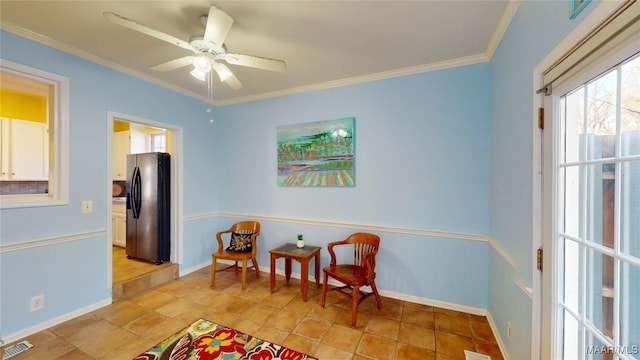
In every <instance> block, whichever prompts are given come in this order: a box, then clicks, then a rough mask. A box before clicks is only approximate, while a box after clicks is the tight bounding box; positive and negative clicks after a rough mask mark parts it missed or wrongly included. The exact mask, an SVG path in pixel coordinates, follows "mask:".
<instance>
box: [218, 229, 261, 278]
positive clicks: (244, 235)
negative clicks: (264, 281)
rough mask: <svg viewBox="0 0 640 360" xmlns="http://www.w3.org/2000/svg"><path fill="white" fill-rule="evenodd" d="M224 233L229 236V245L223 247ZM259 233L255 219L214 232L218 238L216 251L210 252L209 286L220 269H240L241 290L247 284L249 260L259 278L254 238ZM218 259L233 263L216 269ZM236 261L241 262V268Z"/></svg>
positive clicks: (236, 270) (235, 270)
mask: <svg viewBox="0 0 640 360" xmlns="http://www.w3.org/2000/svg"><path fill="white" fill-rule="evenodd" d="M224 234H231V235H229V236H225V238H226V237H228V238H229V246H227V247H225V245H224V241H223V235H224ZM258 235H260V223H259V222H257V221H241V222H238V223H235V224H233V225H232V226H231V227H230V228H229V229H227V230H224V231H219V232H218V233H217V234H216V240H218V251H217V252H214V253H213V254H211V260H212V262H211V287H212V288H213V287H214V286H215V283H216V273H217V272H220V271H234V272H238V271H239V270H240V269H242V290H244V289H245V288H246V285H247V263H248V262H249V260H251V266H249V268H254V269H255V270H256V275H257V277H258V278H260V268H259V267H258V262H257V261H256V251H257V246H256V239H257V237H258ZM218 260H229V261H233V262H234V264H232V265H229V266H226V267H224V268H222V269H217V268H216V265H217V262H218ZM238 262H242V268H240V267H239V266H238Z"/></svg>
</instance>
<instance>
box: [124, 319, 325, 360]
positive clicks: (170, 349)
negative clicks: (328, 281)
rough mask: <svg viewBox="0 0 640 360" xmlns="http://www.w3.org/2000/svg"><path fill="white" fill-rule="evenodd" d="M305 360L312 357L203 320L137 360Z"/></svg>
mask: <svg viewBox="0 0 640 360" xmlns="http://www.w3.org/2000/svg"><path fill="white" fill-rule="evenodd" d="M165 359H166V360H187V359H194V360H195V359H202V360H205V359H206V360H209V359H223V360H227V359H249V360H269V359H282V360H287V359H291V360H305V359H314V358H312V357H310V356H309V355H306V354H303V353H301V352H298V351H295V350H291V349H289V348H286V347H284V346H280V345H276V344H273V343H270V342H268V341H264V340H262V339H258V338H256V337H253V336H251V335H247V334H244V333H241V332H240V331H237V330H234V329H231V328H228V327H226V326H223V325H218V324H216V323H213V322H211V321H208V320H205V319H200V320H198V321H196V322H194V323H193V324H191V325H189V326H187V327H186V328H184V329H182V330H180V331H179V332H177V333H175V334H173V335H172V336H170V337H169V338H167V339H166V340H164V341H162V342H161V343H159V344H157V345H156V346H154V347H152V348H151V349H149V350H147V351H145V352H144V353H143V354H140V355H138V356H137V357H136V358H135V359H134V360H165Z"/></svg>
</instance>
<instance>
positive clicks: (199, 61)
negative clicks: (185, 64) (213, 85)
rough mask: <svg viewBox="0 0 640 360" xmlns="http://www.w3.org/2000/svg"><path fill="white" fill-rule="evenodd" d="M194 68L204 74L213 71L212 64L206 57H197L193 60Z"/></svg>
mask: <svg viewBox="0 0 640 360" xmlns="http://www.w3.org/2000/svg"><path fill="white" fill-rule="evenodd" d="M193 67H194V68H196V69H198V70H200V71H201V72H203V73H208V72H209V71H210V70H211V64H210V63H209V59H208V58H207V56H206V55H200V56H197V57H196V58H195V59H194V60H193Z"/></svg>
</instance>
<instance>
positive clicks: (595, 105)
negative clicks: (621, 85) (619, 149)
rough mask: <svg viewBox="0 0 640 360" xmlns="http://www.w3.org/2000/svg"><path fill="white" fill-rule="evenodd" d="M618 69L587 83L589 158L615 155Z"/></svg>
mask: <svg viewBox="0 0 640 360" xmlns="http://www.w3.org/2000/svg"><path fill="white" fill-rule="evenodd" d="M617 74H618V72H617V70H615V69H614V70H612V71H609V72H608V73H606V74H604V75H603V76H601V77H599V78H597V79H595V80H593V81H592V82H590V83H589V84H588V85H587V93H586V98H587V99H586V102H587V134H588V135H587V159H601V158H608V157H612V156H614V155H615V152H613V150H615V147H614V146H610V145H613V144H615V142H614V141H615V136H614V135H615V134H616V115H617V113H616V102H617V92H616V89H617Z"/></svg>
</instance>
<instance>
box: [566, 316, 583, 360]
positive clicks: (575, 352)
mask: <svg viewBox="0 0 640 360" xmlns="http://www.w3.org/2000/svg"><path fill="white" fill-rule="evenodd" d="M579 328H580V327H579V326H578V320H576V319H575V318H574V317H573V316H571V314H570V313H569V312H568V311H566V310H565V311H564V334H563V335H564V344H563V349H562V350H563V354H564V356H563V357H562V358H563V359H579V354H580V353H581V351H580V350H579V348H580V344H579V341H578V339H579V338H580V336H579V331H580V330H579Z"/></svg>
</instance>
